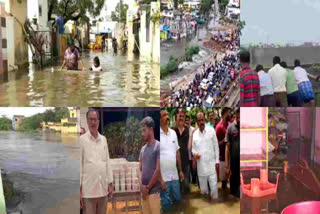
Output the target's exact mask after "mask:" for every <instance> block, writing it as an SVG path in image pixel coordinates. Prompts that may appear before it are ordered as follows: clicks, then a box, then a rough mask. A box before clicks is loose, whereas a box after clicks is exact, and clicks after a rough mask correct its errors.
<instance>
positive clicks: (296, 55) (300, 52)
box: [250, 46, 320, 67]
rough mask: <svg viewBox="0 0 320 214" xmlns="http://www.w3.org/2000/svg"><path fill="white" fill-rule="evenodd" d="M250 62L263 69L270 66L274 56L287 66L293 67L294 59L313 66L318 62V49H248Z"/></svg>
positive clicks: (319, 56) (319, 51) (319, 53)
mask: <svg viewBox="0 0 320 214" xmlns="http://www.w3.org/2000/svg"><path fill="white" fill-rule="evenodd" d="M250 53H251V62H252V64H253V65H257V64H262V65H264V66H265V67H268V66H272V59H273V57H274V56H280V57H281V59H282V60H284V61H286V62H287V64H288V65H289V66H293V62H294V60H295V59H300V61H301V63H302V64H313V63H317V62H319V58H320V47H303V46H301V47H281V48H261V47H253V48H251V49H250Z"/></svg>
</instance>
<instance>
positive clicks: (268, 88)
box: [258, 70, 273, 96]
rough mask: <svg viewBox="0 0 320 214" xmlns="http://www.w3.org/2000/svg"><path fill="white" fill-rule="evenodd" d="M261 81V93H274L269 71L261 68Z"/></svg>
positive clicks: (262, 94)
mask: <svg viewBox="0 0 320 214" xmlns="http://www.w3.org/2000/svg"><path fill="white" fill-rule="evenodd" d="M258 76H259V81H260V95H261V96H264V95H273V87H272V80H271V77H270V75H269V74H268V73H266V72H264V70H261V71H259V72H258Z"/></svg>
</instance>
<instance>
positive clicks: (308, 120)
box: [287, 107, 313, 140]
mask: <svg viewBox="0 0 320 214" xmlns="http://www.w3.org/2000/svg"><path fill="white" fill-rule="evenodd" d="M287 112H288V113H290V112H299V114H300V133H301V137H304V138H306V139H310V140H311V136H312V121H313V110H312V108H306V107H288V108H287Z"/></svg>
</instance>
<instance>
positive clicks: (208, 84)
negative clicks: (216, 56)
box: [168, 53, 239, 107]
mask: <svg viewBox="0 0 320 214" xmlns="http://www.w3.org/2000/svg"><path fill="white" fill-rule="evenodd" d="M238 68H239V63H238V54H236V53H232V54H226V55H225V56H224V58H223V59H222V60H221V61H218V62H216V63H215V64H213V63H211V62H210V63H208V64H205V63H204V64H203V65H202V67H201V69H200V71H199V72H198V73H196V74H195V76H194V79H193V81H192V82H191V83H190V84H189V85H187V86H184V87H182V88H181V89H179V90H178V91H176V92H175V93H174V94H173V95H172V96H171V98H170V99H169V102H168V103H169V104H168V107H197V106H198V107H199V106H204V105H208V106H212V105H214V103H217V102H219V101H220V100H221V99H222V98H223V97H224V95H225V94H226V91H227V90H228V89H229V87H230V86H231V85H232V84H236V76H237V69H238ZM208 97H211V98H212V101H211V102H210V103H207V104H206V100H207V98H208Z"/></svg>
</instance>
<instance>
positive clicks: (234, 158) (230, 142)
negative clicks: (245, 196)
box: [225, 108, 240, 198]
mask: <svg viewBox="0 0 320 214" xmlns="http://www.w3.org/2000/svg"><path fill="white" fill-rule="evenodd" d="M239 129H240V108H238V109H237V111H236V113H235V117H234V121H233V122H232V124H230V125H229V127H228V129H227V134H226V141H227V146H226V162H225V163H226V171H227V174H231V175H230V193H231V194H232V195H234V196H236V197H238V198H239V197H240V130H239Z"/></svg>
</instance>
